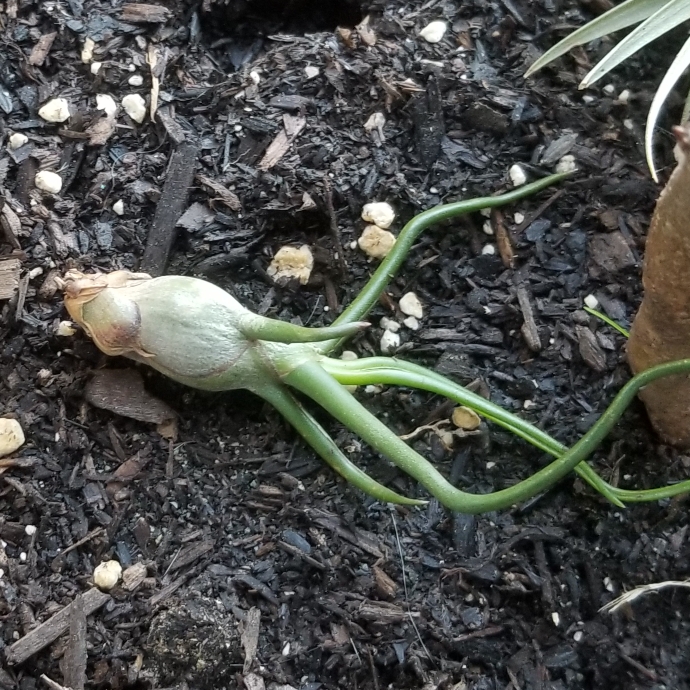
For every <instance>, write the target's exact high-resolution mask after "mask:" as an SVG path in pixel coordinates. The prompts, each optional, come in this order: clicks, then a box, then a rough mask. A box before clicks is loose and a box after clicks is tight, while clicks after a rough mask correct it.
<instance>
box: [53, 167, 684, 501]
mask: <svg viewBox="0 0 690 690" xmlns="http://www.w3.org/2000/svg"><path fill="white" fill-rule="evenodd" d="M565 176H566V175H552V176H550V177H546V178H544V179H542V180H540V181H538V182H534V183H532V184H531V185H527V186H525V187H521V188H519V189H516V190H514V191H511V192H508V193H506V194H503V195H501V196H495V197H486V198H479V199H472V200H469V201H461V202H457V203H452V204H446V205H443V206H438V207H436V208H433V209H430V210H428V211H425V212H424V213H421V214H419V215H418V216H416V217H415V218H413V219H412V220H411V221H410V222H409V223H407V225H406V226H405V227H404V228H403V230H402V231H401V233H400V235H399V237H398V240H397V242H396V244H395V246H394V247H393V249H392V251H391V252H390V253H389V254H388V256H387V257H386V258H385V259H384V260H383V261H382V263H381V265H380V266H379V267H378V269H377V270H376V271H375V272H374V274H373V275H372V277H371V279H370V280H369V282H368V283H367V284H366V285H365V287H364V289H363V290H362V291H361V292H360V293H359V295H358V296H357V297H356V299H355V300H354V301H353V303H352V304H351V305H350V306H349V308H347V309H346V310H345V311H344V312H343V313H342V314H341V315H340V317H339V318H338V319H336V320H335V322H334V323H333V324H332V325H331V326H327V327H324V328H304V327H300V326H295V325H293V324H289V323H284V322H281V321H277V320H273V319H269V318H265V317H261V316H258V315H256V314H253V313H252V312H250V311H249V310H247V309H245V308H244V307H243V306H242V305H241V304H239V302H237V301H236V300H235V299H234V298H233V297H232V296H230V295H229V294H228V293H227V292H225V291H224V290H222V289H221V288H219V287H217V286H215V285H212V284H211V283H208V282H206V281H204V280H199V279H196V278H191V277H186V276H163V277H160V278H151V277H150V276H148V275H145V274H133V273H129V272H127V271H116V272H114V273H109V274H95V275H90V276H89V275H84V274H82V273H79V272H75V271H70V272H68V273H67V274H66V275H65V278H64V280H63V285H62V287H63V290H64V293H65V304H66V306H67V309H68V311H69V313H70V315H71V316H72V318H73V319H74V320H75V321H76V322H77V323H79V324H80V325H81V326H82V327H83V328H84V329H85V331H86V332H87V334H88V335H89V336H90V337H91V338H92V339H93V340H94V342H95V343H96V345H97V346H98V347H99V348H100V349H101V350H102V351H103V352H105V353H106V354H109V355H124V356H126V357H129V358H131V359H133V360H135V361H138V362H142V363H144V364H148V365H149V366H151V367H153V368H154V369H157V370H158V371H160V372H162V373H163V374H165V375H166V376H169V377H170V378H172V379H174V380H176V381H178V382H181V383H183V384H186V385H188V386H192V387H194V388H198V389H202V390H209V391H221V390H231V389H237V388H245V389H248V390H250V391H253V392H254V393H256V394H257V395H259V396H261V397H262V398H264V399H265V400H266V401H268V402H269V403H270V404H271V405H273V406H274V407H275V408H276V409H277V410H278V411H279V412H280V413H281V414H282V415H283V416H284V417H285V418H286V419H287V420H288V421H289V422H290V424H292V425H293V426H294V428H295V429H296V430H297V431H298V432H299V433H300V434H301V435H302V436H303V437H304V439H305V440H306V441H307V442H308V443H309V444H310V445H311V446H312V447H313V448H314V450H315V451H316V452H317V453H318V454H319V455H320V456H321V457H322V458H323V459H324V460H325V461H326V462H327V463H328V464H329V465H330V467H332V468H333V469H334V470H335V471H336V472H338V473H339V474H340V475H342V476H343V477H344V478H345V479H346V480H347V481H349V482H351V483H352V484H353V485H354V486H356V487H358V488H359V489H361V490H362V491H364V492H366V493H367V494H369V495H370V496H372V497H374V498H376V499H378V500H381V501H385V502H390V503H399V504H407V505H420V504H423V503H424V501H422V500H418V499H413V498H408V497H405V496H401V495H399V494H397V493H396V492H394V491H392V490H390V489H389V488H387V487H385V486H383V485H382V484H380V483H379V482H377V481H375V480H374V479H373V478H371V477H369V476H368V475H367V474H365V473H364V472H363V471H362V470H360V469H359V468H358V467H357V466H356V465H354V463H352V462H351V461H350V460H349V459H348V458H347V457H346V456H345V455H344V453H343V452H342V451H341V450H340V449H339V448H338V446H337V445H336V444H335V442H334V441H333V440H332V439H331V437H330V436H329V435H328V434H327V432H326V431H325V430H324V429H323V427H322V426H321V425H319V423H318V422H317V421H316V420H315V419H314V417H313V416H312V415H311V414H310V412H309V411H308V410H307V409H306V408H305V407H304V406H303V405H302V403H301V402H300V401H299V400H298V398H297V397H295V395H294V393H293V391H299V392H301V393H302V394H304V395H306V396H307V397H308V398H311V399H312V400H313V401H314V402H316V403H317V404H318V405H320V406H321V407H322V408H324V409H325V410H327V411H328V412H329V413H330V414H331V415H333V416H334V417H335V418H336V419H337V420H339V421H340V422H341V423H343V424H344V425H345V426H347V427H348V428H350V429H351V430H352V431H353V432H355V433H356V434H358V435H359V436H360V437H361V438H362V439H363V440H364V441H365V442H367V443H368V444H369V445H370V446H372V447H373V448H374V449H375V450H376V451H378V452H379V453H381V455H383V456H385V457H386V458H388V459H389V460H391V461H392V462H393V463H395V464H396V465H397V466H398V467H399V468H401V469H402V470H404V471H405V472H407V473H408V474H409V475H411V476H412V477H413V478H414V479H416V480H417V481H418V482H419V483H420V484H422V485H423V486H424V487H425V488H426V489H427V491H428V492H429V493H430V494H431V495H433V496H435V497H436V498H437V499H438V500H439V501H440V502H441V503H442V504H443V505H445V506H447V507H448V508H449V509H451V510H454V511H458V512H464V513H480V512H486V511H491V510H499V509H502V508H507V507H510V506H512V505H513V504H515V503H518V502H520V501H523V500H526V499H529V498H530V497H532V496H535V495H537V494H539V493H541V492H543V491H545V490H547V489H548V488H550V487H551V486H553V485H554V484H555V483H557V482H558V481H559V480H560V479H562V478H563V477H564V476H565V475H566V474H568V473H569V472H570V471H571V470H573V469H574V470H575V471H577V472H578V473H579V474H580V476H582V477H583V478H584V479H585V480H586V481H587V482H588V483H589V484H590V485H591V486H592V487H593V488H595V489H596V490H597V491H599V492H600V493H602V494H603V495H604V496H606V497H607V498H608V499H609V500H610V501H611V502H613V503H614V504H616V505H618V506H623V505H624V503H625V502H626V501H649V500H657V499H660V498H665V497H669V496H674V495H677V494H679V493H684V492H687V491H690V481H688V482H681V483H678V484H675V485H672V486H666V487H662V488H660V489H650V490H644V491H628V490H623V489H618V488H616V487H613V486H611V485H609V484H607V483H606V482H605V481H604V480H603V479H601V477H599V475H597V474H596V472H595V471H594V470H593V469H592V468H591V467H589V466H588V465H587V464H586V463H585V462H584V460H585V459H586V458H587V457H588V456H589V455H590V454H591V453H592V451H593V450H594V449H595V448H596V447H597V445H598V444H599V443H600V442H601V440H602V439H603V438H604V437H605V435H606V434H607V433H608V432H609V430H610V429H611V427H612V426H613V425H614V424H615V422H616V421H617V420H618V419H619V418H620V416H621V415H622V413H623V412H624V410H625V409H626V407H627V405H628V404H629V403H630V402H631V400H632V399H633V398H634V396H635V394H636V392H637V391H638V390H639V389H640V387H641V386H644V385H645V384H647V383H648V382H650V381H653V380H655V379H657V378H659V377H661V376H665V375H668V374H677V373H678V372H681V371H683V372H687V371H690V360H686V361H683V362H680V363H676V362H674V363H670V364H664V365H662V366H660V367H656V368H654V369H649V370H647V371H645V372H643V373H642V374H640V375H639V376H637V377H635V378H634V379H633V380H632V381H630V382H629V383H628V384H627V385H626V386H625V387H624V388H623V390H622V391H621V392H620V393H619V394H618V396H617V397H616V399H615V400H614V402H613V403H612V405H611V406H610V407H609V409H608V410H607V411H606V412H605V413H604V414H603V415H602V417H601V419H600V420H599V421H598V422H597V423H596V424H595V425H594V426H593V427H592V429H591V430H590V431H589V432H588V433H587V434H586V435H585V436H584V437H583V438H582V439H581V440H580V441H579V442H578V443H577V444H576V445H575V446H574V447H573V448H571V449H568V448H566V447H565V446H563V445H562V444H561V443H559V442H558V441H556V440H555V439H553V438H551V437H550V436H549V435H548V434H546V433H544V432H543V431H541V430H539V429H537V428H536V427H534V426H533V425H531V424H529V423H528V422H526V421H524V420H523V419H521V418H520V417H518V416H516V415H513V414H511V413H509V412H507V411H505V410H503V409H502V408H501V407H499V406H497V405H494V404H492V403H490V402H489V401H487V400H485V399H484V398H482V397H480V396H478V395H476V394H474V393H471V392H470V391H468V390H467V389H465V388H463V387H462V386H460V385H458V384H457V383H455V382H453V381H451V380H450V379H447V378H445V377H443V376H441V375H439V374H438V373H436V372H434V371H431V370H428V369H425V368H424V367H421V366H418V365H416V364H411V363H409V362H405V361H402V360H399V359H397V358H392V357H370V358H363V359H359V360H355V361H342V360H340V359H333V358H331V357H329V356H328V354H329V353H332V352H333V351H334V350H335V349H337V348H338V347H339V346H340V345H341V344H342V343H343V342H344V340H345V339H346V338H348V337H350V336H351V335H353V334H354V333H356V332H358V331H360V330H361V329H362V328H366V326H367V325H368V324H366V323H365V322H363V321H362V319H363V318H364V317H365V316H366V315H367V314H368V313H369V311H370V310H371V309H372V307H373V306H374V304H375V303H376V302H377V300H378V298H379V297H380V295H381V293H382V291H383V290H384V288H385V286H386V285H387V284H388V282H389V281H390V280H391V278H392V277H393V276H394V275H395V274H396V272H397V271H398V269H399V268H400V266H401V265H402V263H403V261H404V260H405V257H406V256H407V254H408V253H409V251H410V248H411V247H412V245H413V243H414V242H415V240H416V239H417V238H418V237H419V235H420V233H421V232H422V231H423V230H425V229H426V228H428V227H429V226H430V225H432V224H434V223H439V222H441V221H444V220H447V219H449V218H453V217H455V216H458V215H461V214H464V213H469V212H474V211H479V210H481V209H485V208H495V207H498V206H501V205H504V204H507V203H511V202H513V201H517V200H519V199H523V198H525V197H527V196H529V195H531V194H534V193H536V192H538V191H540V190H541V189H544V188H545V187H547V186H548V185H551V184H554V183H556V182H558V181H560V180H561V179H563V178H564V177H565ZM368 384H389V385H399V386H405V387H409V388H417V389H421V390H425V391H429V392H431V393H435V394H438V395H442V396H445V397H447V398H449V399H451V400H453V401H455V402H457V403H458V404H460V405H465V406H467V407H470V408H472V409H474V410H475V411H476V412H478V413H479V414H482V415H483V416H484V417H485V418H486V419H488V420H491V421H493V422H495V423H496V424H498V425H500V426H502V427H504V428H505V429H508V430H509V431H511V432H513V433H514V434H516V435H517V436H519V437H521V438H523V439H525V440H527V441H528V442H530V443H531V444H533V445H534V446H536V447H537V448H539V449H541V450H543V451H546V452H547V453H550V454H551V455H553V456H554V457H555V458H556V459H555V460H554V461H553V462H552V463H551V464H550V465H548V466H546V467H544V468H543V469H541V470H539V471H538V472H537V473H535V474H533V475H532V476H531V477H529V478H527V479H525V480H523V481H521V482H519V483H517V484H515V485H514V486H511V487H509V488H507V489H503V490H500V491H496V492H494V493H490V494H486V495H476V494H471V493H467V492H464V491H462V490H460V489H457V488H456V487H454V486H453V485H452V484H450V483H449V482H448V481H447V480H446V478H445V477H444V476H443V475H442V474H441V473H440V472H438V471H437V470H436V469H435V468H434V467H433V465H431V463H429V462H428V461H427V460H426V459H425V458H423V457H422V456H421V455H419V454H418V453H417V452H415V451H414V450H413V449H412V448H411V447H410V446H408V445H407V444H406V443H405V442H404V441H403V440H401V439H400V438H399V437H398V436H397V435H396V434H395V433H394V432H393V431H391V429H389V428H388V427H387V426H386V425H385V424H383V423H382V422H381V421H379V419H377V418H376V417H375V416H374V415H373V414H372V413H371V412H369V411H368V410H367V409H366V408H365V407H363V406H362V405H361V404H360V403H359V402H358V401H357V399H356V398H355V397H354V396H353V395H352V394H351V393H350V392H349V391H348V388H347V387H348V386H352V385H355V386H358V385H368Z"/></svg>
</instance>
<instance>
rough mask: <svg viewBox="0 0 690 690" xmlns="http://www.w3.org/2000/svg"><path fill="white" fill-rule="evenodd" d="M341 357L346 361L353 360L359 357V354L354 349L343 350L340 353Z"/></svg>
mask: <svg viewBox="0 0 690 690" xmlns="http://www.w3.org/2000/svg"><path fill="white" fill-rule="evenodd" d="M340 359H342V360H343V361H344V362H353V361H354V360H356V359H359V356H358V355H357V353H356V352H353V351H352V350H343V351H342V353H341V355H340Z"/></svg>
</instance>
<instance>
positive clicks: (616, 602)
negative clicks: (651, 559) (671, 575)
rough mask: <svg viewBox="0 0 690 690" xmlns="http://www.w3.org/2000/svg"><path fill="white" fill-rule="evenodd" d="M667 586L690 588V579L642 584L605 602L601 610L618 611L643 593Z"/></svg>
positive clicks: (656, 590)
mask: <svg viewBox="0 0 690 690" xmlns="http://www.w3.org/2000/svg"><path fill="white" fill-rule="evenodd" d="M667 587H687V588H690V580H665V581H664V582H652V583H650V584H648V585H641V586H640V587H635V589H631V590H630V591H629V592H625V593H624V594H621V595H620V596H619V597H616V598H615V599H613V600H611V601H609V602H608V604H604V605H603V606H602V607H601V608H600V609H599V611H600V612H604V611H607V612H608V613H613V612H614V611H617V610H618V609H619V608H620V607H621V606H623V605H624V604H630V603H631V602H633V601H635V599H638V598H639V597H641V596H642V595H643V594H648V593H649V592H658V591H659V590H661V589H666V588H667Z"/></svg>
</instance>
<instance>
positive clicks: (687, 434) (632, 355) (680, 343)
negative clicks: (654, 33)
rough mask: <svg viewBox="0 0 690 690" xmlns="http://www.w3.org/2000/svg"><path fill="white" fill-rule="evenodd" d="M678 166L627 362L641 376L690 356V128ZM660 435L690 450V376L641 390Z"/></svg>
mask: <svg viewBox="0 0 690 690" xmlns="http://www.w3.org/2000/svg"><path fill="white" fill-rule="evenodd" d="M674 133H675V135H676V139H677V142H678V143H677V146H676V152H677V157H678V165H677V167H676V169H675V170H674V172H673V174H672V175H671V177H670V179H669V181H668V183H667V185H666V187H665V188H664V190H663V191H662V192H661V194H660V196H659V201H658V202H657V205H656V208H655V210H654V215H653V217H652V222H651V225H650V228H649V234H648V236H647V242H646V245H645V261H644V270H643V274H642V283H643V286H644V299H643V300H642V304H641V306H640V309H639V311H638V312H637V315H636V316H635V320H634V321H633V325H632V328H631V330H630V339H629V341H628V361H629V363H630V368H631V369H632V371H633V373H635V374H638V373H640V372H642V371H646V370H647V369H649V368H650V367H653V366H655V365H657V364H663V363H665V362H674V361H677V360H681V359H685V358H688V357H690V126H686V127H677V128H675V130H674ZM640 398H641V400H642V401H643V402H644V404H645V407H646V409H647V413H648V415H649V418H650V420H651V422H652V425H653V426H654V429H655V430H656V431H657V432H658V434H659V436H660V437H661V438H662V439H663V440H664V441H665V442H666V443H669V444H671V445H674V446H676V447H679V448H688V447H690V377H689V376H687V375H680V376H672V377H668V378H665V379H663V380H660V381H656V382H654V383H652V384H650V385H649V386H647V387H646V388H644V389H643V390H642V391H640Z"/></svg>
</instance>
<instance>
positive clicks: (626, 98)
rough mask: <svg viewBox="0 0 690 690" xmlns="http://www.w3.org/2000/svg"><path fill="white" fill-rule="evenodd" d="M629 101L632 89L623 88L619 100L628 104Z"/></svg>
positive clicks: (623, 103) (622, 103)
mask: <svg viewBox="0 0 690 690" xmlns="http://www.w3.org/2000/svg"><path fill="white" fill-rule="evenodd" d="M629 101H630V91H629V90H628V89H623V91H621V92H620V93H619V94H618V102H619V103H620V104H621V105H628V102H629Z"/></svg>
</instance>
